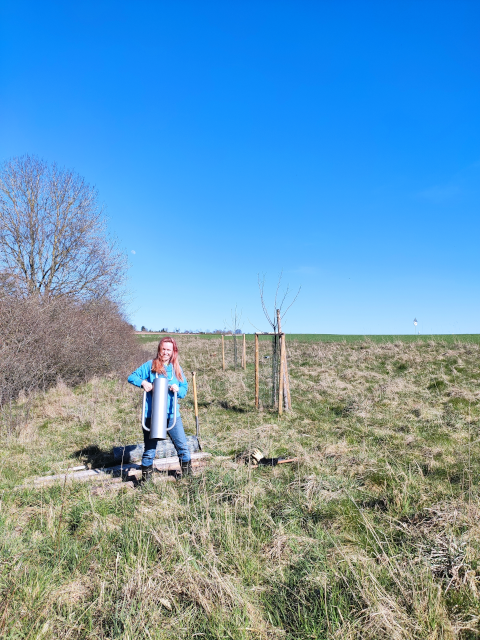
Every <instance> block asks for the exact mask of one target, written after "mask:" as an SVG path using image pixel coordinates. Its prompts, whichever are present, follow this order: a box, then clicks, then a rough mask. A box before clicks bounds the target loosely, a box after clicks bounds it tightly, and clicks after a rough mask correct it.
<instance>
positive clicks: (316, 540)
mask: <svg viewBox="0 0 480 640" xmlns="http://www.w3.org/2000/svg"><path fill="white" fill-rule="evenodd" d="M179 346H180V352H181V355H182V362H183V366H184V370H185V371H186V372H187V374H188V372H190V371H192V370H196V371H197V374H198V375H197V378H198V387H199V396H200V397H199V400H200V403H199V404H200V423H201V428H202V440H203V443H204V448H205V449H207V450H209V451H211V452H213V453H216V454H219V455H222V456H233V455H234V454H236V453H238V452H240V451H242V450H245V449H249V448H251V447H259V448H261V449H262V450H263V451H264V452H265V454H266V455H269V456H276V455H282V454H293V455H296V456H298V458H299V460H298V463H297V464H295V465H284V466H283V467H280V466H279V467H274V468H260V469H257V470H255V469H252V468H251V467H249V466H246V465H243V464H237V463H235V462H234V461H233V459H231V458H226V459H222V460H217V461H214V462H212V463H211V464H210V466H209V467H208V468H207V469H206V470H205V471H203V472H202V473H201V474H200V475H198V476H196V477H194V478H192V479H191V480H189V481H182V482H180V483H176V484H174V483H161V484H157V485H152V486H147V487H143V488H140V489H137V490H135V491H130V492H128V491H126V490H125V491H123V492H119V493H115V494H113V493H112V494H108V493H107V494H105V495H103V496H97V495H94V494H92V493H91V487H90V486H87V485H73V486H70V485H66V486H54V487H50V488H45V489H43V490H32V489H25V490H20V491H19V490H14V487H15V486H16V485H19V484H21V483H22V481H23V480H24V479H25V478H27V477H28V476H32V475H39V474H41V473H45V474H47V473H51V472H58V471H61V470H62V469H65V468H66V467H67V466H73V465H74V464H76V463H79V462H84V463H87V464H89V465H94V466H96V465H101V464H105V463H107V462H109V461H110V460H111V449H112V447H113V446H115V445H118V444H126V443H133V442H137V441H139V439H140V430H139V420H138V415H139V407H140V399H141V398H140V393H139V392H138V390H135V389H134V388H133V387H131V386H129V385H127V384H126V383H125V382H124V381H119V380H116V379H114V378H111V379H98V380H92V381H90V382H89V383H87V384H84V385H81V386H79V387H77V388H75V389H69V388H67V387H66V386H64V385H62V384H61V383H60V384H59V385H58V386H57V387H56V388H55V389H52V390H50V391H49V392H48V393H46V394H43V395H38V396H36V397H35V398H30V399H29V398H25V397H23V398H21V400H20V402H19V403H18V405H16V407H15V408H14V411H13V414H14V415H15V425H14V426H15V428H13V427H12V424H11V423H10V422H9V423H8V424H7V423H6V422H4V423H3V425H2V449H1V453H0V491H1V510H0V540H1V541H0V590H1V594H2V595H1V597H0V637H4V638H25V639H27V638H45V639H49V638H52V639H53V638H132V639H133V638H135V639H142V640H143V639H145V640H147V639H150V638H158V639H163V638H193V637H198V638H211V639H214V638H215V639H216V638H235V639H250V638H251V639H253V638H286V639H291V640H293V639H300V638H302V639H303V638H305V639H307V638H319V639H323V638H325V639H335V638H336V639H342V640H343V639H344V638H346V639H352V640H353V639H356V638H362V639H363V638H365V639H371V640H376V639H377V638H380V639H381V638H385V639H386V638H389V639H390V638H393V639H403V638H405V639H408V638H418V639H419V640H420V639H425V640H427V639H428V640H440V639H450V638H451V639H453V638H459V639H460V638H461V639H469V638H476V637H478V635H479V634H480V627H479V620H480V599H479V591H478V590H479V588H480V584H479V578H480V525H479V522H480V517H479V516H480V502H479V491H478V483H479V480H480V455H479V454H480V447H479V437H478V432H479V425H480V410H479V404H478V400H479V398H480V365H479V362H480V359H479V356H480V346H479V345H478V343H476V342H475V341H473V340H472V341H460V340H452V341H446V340H442V339H440V338H437V339H435V340H426V339H422V340H416V341H410V342H409V341H401V340H384V341H378V342H375V341H374V340H373V339H372V337H370V338H369V339H367V340H357V341H352V342H348V341H332V342H329V341H317V342H314V341H312V342H307V341H300V340H295V339H294V337H293V336H290V340H289V342H288V355H289V367H290V375H291V388H292V398H293V404H294V406H293V411H292V412H291V413H290V414H287V415H284V416H282V417H281V418H279V417H278V416H277V415H276V414H275V413H274V412H271V411H269V410H268V409H267V408H265V409H264V410H262V411H260V412H257V411H256V410H255V409H254V407H253V370H252V366H251V364H249V365H248V367H247V371H246V372H243V371H242V370H237V371H234V370H232V368H231V364H232V363H231V351H232V348H231V347H229V348H227V358H228V365H229V369H228V370H227V371H226V372H225V373H223V372H222V371H221V370H220V367H219V365H220V355H221V351H220V347H221V345H220V339H219V338H218V337H216V339H214V338H210V339H208V340H199V339H198V337H196V336H194V337H187V336H180V337H179ZM144 349H145V359H147V357H150V356H151V354H152V352H153V350H154V345H149V344H146V345H145V346H144ZM268 355H269V343H268V341H262V342H261V356H262V358H261V362H262V378H261V383H262V385H261V391H262V401H263V404H264V406H266V405H267V402H268V388H267V386H266V381H267V378H268V370H269V369H268V368H269V362H268V358H267V357H266V356H268ZM247 359H248V361H249V363H251V362H252V359H253V343H252V342H251V341H249V342H248V344H247ZM188 375H189V374H188ZM27 409H28V411H27ZM13 414H12V413H10V415H13ZM5 416H6V414H5ZM22 416H23V418H22ZM182 416H183V418H184V423H185V424H186V427H187V431H190V432H194V416H193V406H192V401H191V396H190V395H189V396H188V397H187V399H186V400H185V401H184V402H183V405H182ZM5 420H6V417H5Z"/></svg>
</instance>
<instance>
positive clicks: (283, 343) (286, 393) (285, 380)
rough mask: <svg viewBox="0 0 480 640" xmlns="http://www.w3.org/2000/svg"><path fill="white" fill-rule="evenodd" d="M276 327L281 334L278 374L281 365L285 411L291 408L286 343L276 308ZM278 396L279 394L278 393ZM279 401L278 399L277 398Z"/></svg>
mask: <svg viewBox="0 0 480 640" xmlns="http://www.w3.org/2000/svg"><path fill="white" fill-rule="evenodd" d="M277 327H278V333H280V334H282V337H281V338H280V340H281V347H280V353H281V354H282V355H281V357H280V375H282V367H283V384H282V383H281V386H283V396H284V398H283V400H284V402H285V409H287V411H288V410H289V409H291V408H292V400H291V398H290V380H289V378H288V364H287V343H286V341H285V334H284V333H282V323H281V319H280V309H277ZM279 398H280V395H279ZM279 402H280V400H279Z"/></svg>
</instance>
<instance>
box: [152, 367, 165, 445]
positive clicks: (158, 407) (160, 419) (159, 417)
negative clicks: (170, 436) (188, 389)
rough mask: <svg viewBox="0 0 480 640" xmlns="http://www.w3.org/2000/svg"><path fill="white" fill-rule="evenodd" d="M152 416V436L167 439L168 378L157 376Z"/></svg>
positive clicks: (154, 386) (154, 384)
mask: <svg viewBox="0 0 480 640" xmlns="http://www.w3.org/2000/svg"><path fill="white" fill-rule="evenodd" d="M152 395H153V398H152V417H151V420H150V437H151V438H158V439H159V440H165V439H166V437H167V409H168V380H167V378H164V377H161V378H155V380H154V381H153V391H152Z"/></svg>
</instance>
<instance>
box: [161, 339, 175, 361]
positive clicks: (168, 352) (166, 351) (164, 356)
mask: <svg viewBox="0 0 480 640" xmlns="http://www.w3.org/2000/svg"><path fill="white" fill-rule="evenodd" d="M172 355H173V344H172V343H171V342H164V343H163V344H162V347H161V349H160V359H161V361H162V362H170V358H171V357H172Z"/></svg>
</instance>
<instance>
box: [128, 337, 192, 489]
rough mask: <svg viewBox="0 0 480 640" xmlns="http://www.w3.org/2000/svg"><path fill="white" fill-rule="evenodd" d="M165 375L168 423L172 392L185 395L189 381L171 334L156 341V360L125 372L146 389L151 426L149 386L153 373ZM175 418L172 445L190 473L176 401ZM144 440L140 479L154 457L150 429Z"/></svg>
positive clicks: (145, 477) (154, 441)
mask: <svg viewBox="0 0 480 640" xmlns="http://www.w3.org/2000/svg"><path fill="white" fill-rule="evenodd" d="M157 375H158V376H165V377H166V378H167V379H168V381H169V382H170V383H171V384H170V386H169V388H168V389H169V391H168V407H167V417H168V426H170V425H171V424H172V422H173V418H174V416H173V408H174V393H175V391H176V392H177V398H184V397H185V396H186V395H187V390H188V383H187V380H186V378H185V376H184V374H183V371H182V367H181V366H180V364H179V362H178V347H177V343H176V342H175V340H174V339H173V338H170V337H167V338H162V340H160V343H159V345H158V350H157V357H156V358H155V360H149V361H148V362H145V363H144V364H142V365H141V366H140V367H138V369H137V370H136V371H134V372H133V373H132V374H130V375H129V376H128V381H129V382H130V383H131V384H133V385H135V386H136V387H142V389H143V390H144V391H146V392H147V401H146V403H145V426H146V427H147V428H150V421H151V415H152V393H151V391H152V389H153V384H152V383H153V381H154V380H155V378H156V376H157ZM176 417H177V420H176V423H175V426H174V427H173V429H171V430H170V431H168V435H169V436H170V438H171V440H172V442H173V445H174V447H175V449H176V451H177V454H178V458H179V460H180V466H181V469H182V474H183V475H191V473H192V463H191V456H190V451H189V449H188V445H187V439H186V437H185V431H184V430H183V424H182V418H181V417H180V411H179V409H178V403H177V416H176ZM143 440H144V442H145V450H144V452H143V457H142V480H143V481H145V480H149V479H150V478H151V477H152V473H153V460H154V458H155V452H156V450H157V440H158V438H151V437H150V432H149V431H145V429H143Z"/></svg>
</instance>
